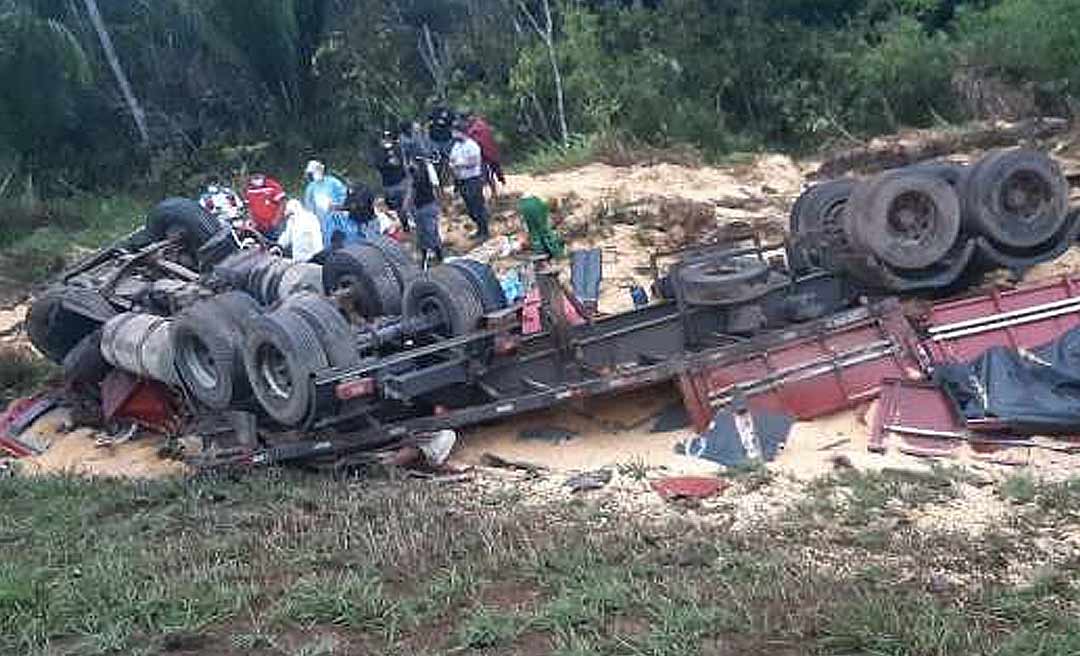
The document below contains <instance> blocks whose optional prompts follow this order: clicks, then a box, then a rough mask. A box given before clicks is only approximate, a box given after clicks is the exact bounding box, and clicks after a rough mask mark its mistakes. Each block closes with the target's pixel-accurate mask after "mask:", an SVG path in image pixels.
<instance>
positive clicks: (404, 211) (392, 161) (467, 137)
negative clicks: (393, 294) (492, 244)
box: [372, 107, 506, 261]
mask: <svg viewBox="0 0 1080 656" xmlns="http://www.w3.org/2000/svg"><path fill="white" fill-rule="evenodd" d="M372 163H373V165H374V167H375V168H376V169H377V170H378V171H379V175H380V177H381V178H382V186H383V194H384V196H385V198H386V203H387V206H388V207H389V208H390V209H391V210H393V211H394V212H395V213H397V215H398V217H399V220H400V221H401V225H402V228H403V229H404V230H406V231H410V230H412V229H413V227H414V226H415V229H416V242H417V248H418V249H419V250H420V252H421V254H422V255H423V257H424V258H431V259H434V260H435V261H440V260H442V257H443V248H442V238H441V235H440V231H439V215H440V213H441V208H440V206H439V197H440V190H441V189H442V186H443V183H444V182H446V181H445V180H443V179H441V177H440V169H441V170H442V171H443V172H444V173H443V175H442V177H445V176H446V172H447V171H448V172H449V174H450V176H452V178H453V182H454V186H455V187H456V189H457V191H458V193H460V194H461V197H462V200H463V201H464V202H465V209H466V212H468V214H469V217H470V218H471V219H472V220H473V222H474V224H475V225H476V232H475V233H474V234H473V238H474V239H476V240H480V241H483V240H486V239H487V238H488V237H489V236H490V234H491V233H490V228H489V225H488V210H487V202H486V200H485V198H484V189H485V187H489V186H490V187H491V190H492V195H494V194H495V193H496V184H497V183H505V182H506V178H505V176H504V175H503V172H502V164H501V158H500V153H499V147H498V144H497V143H496V141H495V136H494V133H493V131H492V129H491V126H490V125H488V123H487V121H485V120H484V119H483V117H481V116H479V115H478V114H475V113H473V112H469V111H465V112H461V113H455V112H453V111H452V110H450V109H449V108H446V107H437V108H436V109H435V110H434V111H432V112H431V115H430V116H429V117H428V129H427V131H426V133H425V131H424V130H423V128H422V127H421V126H420V125H418V124H417V123H412V122H403V123H401V124H400V125H399V127H398V132H397V134H396V135H395V134H393V133H390V132H385V133H383V138H382V140H381V141H380V143H379V147H378V148H377V149H376V151H375V154H374V157H373V162H372Z"/></svg>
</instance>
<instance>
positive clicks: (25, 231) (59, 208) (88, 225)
mask: <svg viewBox="0 0 1080 656" xmlns="http://www.w3.org/2000/svg"><path fill="white" fill-rule="evenodd" d="M149 205H150V204H149V203H148V202H146V201H143V200H141V199H137V198H134V197H129V196H117V197H114V198H92V197H87V198H80V199H76V200H65V201H52V202H49V203H45V204H35V206H34V207H37V208H39V209H31V210H20V211H21V212H23V213H26V212H31V213H32V216H31V218H28V219H24V220H20V221H19V222H18V224H17V225H15V226H13V227H5V230H4V231H3V235H4V236H3V238H0V275H4V276H7V277H9V278H11V279H13V280H16V281H18V282H26V283H30V282H36V281H39V280H41V279H43V278H47V277H48V276H50V275H53V274H55V273H57V272H58V271H60V270H61V269H62V268H63V267H64V265H65V263H66V262H67V261H68V260H69V259H70V258H72V257H74V256H75V255H77V254H78V253H79V252H80V251H93V250H97V249H99V248H101V247H102V246H104V245H106V244H108V243H111V242H113V241H116V240H117V239H119V238H120V237H123V236H124V235H126V234H128V233H130V232H132V231H134V230H135V229H137V228H138V227H139V226H141V225H142V223H143V220H144V219H143V217H144V215H145V212H146V211H147V209H148V208H149ZM2 209H3V208H0V211H2Z"/></svg>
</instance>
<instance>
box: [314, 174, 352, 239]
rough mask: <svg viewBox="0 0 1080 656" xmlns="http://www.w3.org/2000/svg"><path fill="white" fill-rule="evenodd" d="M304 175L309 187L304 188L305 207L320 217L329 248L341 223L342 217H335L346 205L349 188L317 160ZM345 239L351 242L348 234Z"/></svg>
mask: <svg viewBox="0 0 1080 656" xmlns="http://www.w3.org/2000/svg"><path fill="white" fill-rule="evenodd" d="M304 174H305V177H306V178H307V180H308V183H307V187H305V188H304V200H303V202H304V207H305V208H306V209H307V210H308V211H310V212H313V213H314V214H315V216H317V217H319V223H320V224H322V233H323V240H324V241H325V242H326V246H327V247H329V246H330V236H331V235H332V234H333V232H334V230H335V229H337V226H336V224H337V223H341V217H336V218H335V217H334V215H335V214H340V212H338V211H337V210H338V208H340V207H342V206H344V205H345V198H346V196H347V195H348V191H349V190H348V187H346V186H345V183H344V182H342V181H341V180H340V179H339V178H338V177H336V176H334V175H330V174H328V173H327V172H326V165H324V164H323V163H322V162H319V161H316V160H311V161H310V162H308V163H307V167H306V168H305V169H304ZM345 238H346V241H348V240H349V234H348V233H346V235H345Z"/></svg>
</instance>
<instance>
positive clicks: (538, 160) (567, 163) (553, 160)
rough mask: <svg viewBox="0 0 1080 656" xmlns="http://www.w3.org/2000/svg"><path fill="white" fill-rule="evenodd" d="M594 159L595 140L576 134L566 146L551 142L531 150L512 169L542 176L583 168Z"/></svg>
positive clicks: (591, 137)
mask: <svg viewBox="0 0 1080 656" xmlns="http://www.w3.org/2000/svg"><path fill="white" fill-rule="evenodd" d="M595 158H596V138H595V137H593V136H588V135H580V134H576V135H571V136H570V140H569V141H568V142H567V143H566V144H562V143H560V142H558V141H552V142H549V143H544V144H541V145H539V146H537V147H535V148H533V149H532V150H530V151H529V154H528V156H526V158H525V159H524V160H523V161H522V162H520V163H518V164H517V165H515V166H514V167H513V168H514V171H515V172H516V173H527V174H530V175H543V174H545V173H555V172H557V171H565V170H566V169H573V168H577V167H579V166H585V165H586V164H589V163H590V162H592V161H594V160H595Z"/></svg>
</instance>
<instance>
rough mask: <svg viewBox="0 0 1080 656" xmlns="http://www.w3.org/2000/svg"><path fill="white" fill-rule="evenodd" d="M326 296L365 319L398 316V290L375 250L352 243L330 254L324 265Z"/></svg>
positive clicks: (396, 283)
mask: <svg viewBox="0 0 1080 656" xmlns="http://www.w3.org/2000/svg"><path fill="white" fill-rule="evenodd" d="M323 286H324V288H325V289H326V293H327V294H330V295H332V296H336V297H338V298H339V300H340V302H341V304H342V307H344V308H345V309H346V310H348V311H350V312H354V313H356V314H357V315H359V316H361V317H363V318H365V319H374V318H376V317H382V316H392V315H398V314H401V288H400V287H399V286H398V282H397V278H396V277H395V276H394V273H393V271H392V269H391V267H390V265H389V264H388V263H387V261H386V258H385V257H384V256H383V254H382V253H380V252H379V251H378V250H377V249H376V248H374V247H372V246H368V245H366V244H353V245H350V246H346V247H345V248H342V249H339V250H336V251H330V253H329V254H328V255H327V256H326V261H325V263H324V264H323Z"/></svg>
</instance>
